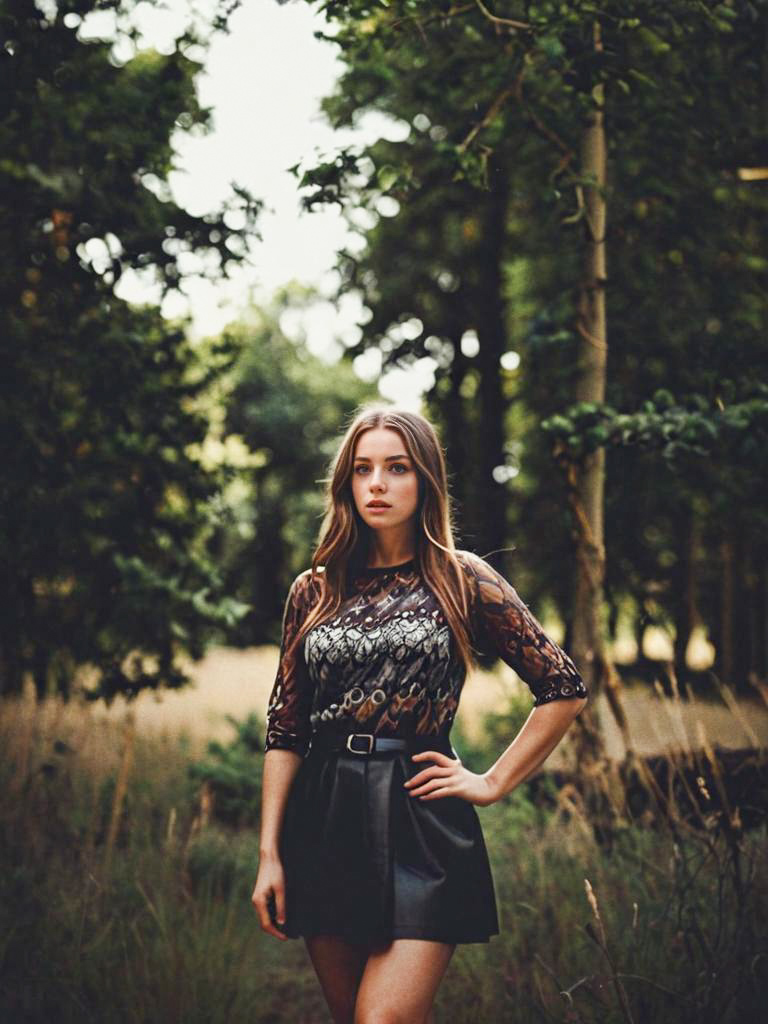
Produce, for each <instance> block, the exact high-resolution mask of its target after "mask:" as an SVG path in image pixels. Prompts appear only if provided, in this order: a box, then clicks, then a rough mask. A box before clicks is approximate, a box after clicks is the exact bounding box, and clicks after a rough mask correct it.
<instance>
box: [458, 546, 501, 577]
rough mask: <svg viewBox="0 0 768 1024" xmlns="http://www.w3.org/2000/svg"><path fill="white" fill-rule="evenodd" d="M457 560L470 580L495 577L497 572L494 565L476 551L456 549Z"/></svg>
mask: <svg viewBox="0 0 768 1024" xmlns="http://www.w3.org/2000/svg"><path fill="white" fill-rule="evenodd" d="M454 554H455V556H456V560H457V561H458V563H459V565H460V566H461V567H462V569H463V570H464V572H465V574H466V575H467V576H469V577H470V579H473V580H477V579H479V578H482V577H483V576H484V575H488V574H491V575H493V574H494V573H495V572H496V570H495V569H494V568H493V566H492V565H489V563H488V562H486V560H485V559H484V558H482V557H481V556H480V555H476V554H475V552H474V551H466V550H464V549H463V548H456V550H455V551H454Z"/></svg>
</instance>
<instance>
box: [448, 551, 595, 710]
mask: <svg viewBox="0 0 768 1024" xmlns="http://www.w3.org/2000/svg"><path fill="white" fill-rule="evenodd" d="M458 554H459V560H460V562H461V564H462V566H463V567H464V569H465V572H466V573H467V576H468V579H469V584H470V593H471V595H472V604H473V607H472V618H473V631H474V633H475V639H476V641H477V643H478V644H479V646H480V647H481V648H482V649H483V650H486V651H487V652H488V653H491V652H494V651H495V652H496V653H497V654H498V656H499V657H500V658H501V659H502V660H503V661H504V662H506V664H507V665H509V666H510V667H511V668H513V669H514V670H515V672H517V674H518V675H519V676H520V678H521V679H522V680H523V682H525V683H526V684H527V685H528V687H529V689H530V690H531V692H532V693H533V695H534V697H535V700H534V703H533V706H534V707H539V706H540V705H541V704H548V703H549V702H550V701H552V700H561V699H565V698H574V697H587V696H588V692H587V688H586V686H585V685H584V680H583V679H582V677H581V675H580V674H579V672H578V670H577V668H576V666H575V665H574V663H573V661H572V660H571V659H570V657H569V656H568V655H567V654H566V653H565V651H564V650H563V649H562V648H561V647H559V646H558V645H557V644H556V643H555V642H554V640H551V639H550V638H549V637H548V636H547V635H546V633H545V632H544V629H543V628H542V625H541V623H540V622H539V621H538V619H537V618H536V617H535V616H534V615H533V613H532V612H531V610H530V609H529V608H528V607H527V606H526V605H525V604H524V603H523V601H522V599H521V598H520V595H519V594H518V593H517V591H516V590H515V588H514V587H513V586H512V584H511V583H509V582H508V581H507V580H506V579H505V577H504V576H502V575H501V573H500V572H497V570H496V569H494V568H493V566H491V565H489V564H488V562H486V561H485V560H484V559H483V558H480V556H479V555H475V554H473V553H471V552H468V551H464V552H459V553H458ZM462 556H463V557H462Z"/></svg>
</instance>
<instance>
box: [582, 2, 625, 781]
mask: <svg viewBox="0 0 768 1024" xmlns="http://www.w3.org/2000/svg"><path fill="white" fill-rule="evenodd" d="M593 44H594V48H595V50H596V51H597V50H602V40H601V36H600V26H599V24H598V23H597V22H595V24H594V26H593ZM592 98H593V100H594V106H593V108H592V110H591V112H590V114H589V116H588V118H587V123H586V125H585V128H584V132H583V135H582V140H581V176H582V178H584V179H586V180H587V181H589V182H590V184H587V185H585V186H584V188H583V193H584V197H583V203H584V223H585V233H586V245H585V254H584V256H585V258H584V279H583V282H582V286H581V295H580V301H579V311H578V320H577V326H578V331H579V338H580V344H579V348H578V367H577V374H576V382H575V397H576V399H577V401H584V402H598V403H601V402H603V401H604V400H605V384H606V362H607V354H608V341H607V329H606V315H605V284H606V253H605V226H606V219H607V210H606V201H605V180H606V173H605V172H606V142H605V125H604V104H605V90H604V86H603V85H602V84H598V85H596V86H595V87H594V88H593V90H592ZM604 485H605V449H604V448H599V449H598V450H597V452H595V453H594V454H593V455H591V456H589V457H588V458H587V459H586V460H585V462H584V465H583V467H581V469H580V471H579V472H577V473H575V474H574V475H573V479H572V481H571V500H572V504H573V509H574V513H575V521H576V555H577V564H576V582H575V587H574V597H575V606H574V614H573V657H574V661H575V662H576V665H577V666H578V668H579V671H580V672H581V673H582V675H583V676H584V680H585V682H586V684H587V687H588V689H589V690H590V692H591V695H592V697H593V699H594V697H596V696H597V695H598V694H599V693H600V692H603V691H604V692H605V695H606V697H607V698H608V702H609V705H610V707H611V710H612V711H613V714H614V717H615V718H616V721H617V723H618V725H619V727H620V729H621V731H622V734H623V737H624V742H625V744H626V745H627V747H629V736H628V732H627V726H626V719H625V716H624V712H623V710H622V706H621V701H620V697H619V689H620V683H619V678H618V675H617V673H616V670H615V668H614V666H613V664H612V663H611V661H610V658H609V656H608V653H607V647H606V643H605V638H604V626H603V615H602V608H603V582H604V578H605V547H604V523H603V494H604ZM577 722H578V728H577V730H576V736H575V740H576V746H577V752H578V756H579V760H580V761H583V760H585V759H589V760H595V759H597V758H599V757H600V756H602V754H603V742H602V736H601V732H600V723H599V720H598V715H597V712H596V709H595V706H594V704H590V705H588V706H587V707H586V708H585V709H584V711H583V712H582V714H581V715H579V717H578V719H577Z"/></svg>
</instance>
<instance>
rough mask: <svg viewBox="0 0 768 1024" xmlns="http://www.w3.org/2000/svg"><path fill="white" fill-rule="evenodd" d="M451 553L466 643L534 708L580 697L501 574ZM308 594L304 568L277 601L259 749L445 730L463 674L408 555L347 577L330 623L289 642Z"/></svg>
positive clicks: (571, 669)
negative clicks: (465, 611)
mask: <svg viewBox="0 0 768 1024" xmlns="http://www.w3.org/2000/svg"><path fill="white" fill-rule="evenodd" d="M456 557H457V559H458V560H459V563H460V564H461V566H462V568H463V570H464V572H465V575H466V578H467V582H468V584H469V595H470V601H471V614H470V638H471V641H472V644H473V646H474V647H475V648H479V649H480V650H483V651H486V652H487V653H489V654H490V653H492V652H496V653H497V654H498V655H499V657H500V658H502V659H503V660H504V661H505V662H506V663H507V664H508V665H509V666H511V668H513V669H514V670H515V672H517V674H518V675H519V676H520V678H521V679H523V680H524V682H525V683H527V685H528V686H529V688H530V689H531V691H532V693H533V695H534V697H535V700H534V703H533V706H534V707H538V706H539V705H541V704H546V703H548V702H549V701H552V700H560V699H564V698H574V697H586V696H587V690H586V687H585V685H584V682H583V680H582V678H581V676H580V675H579V673H578V671H577V669H576V666H575V665H574V664H573V662H572V661H571V659H570V658H569V657H568V655H567V654H566V653H565V651H563V650H562V649H561V648H560V647H558V645H557V644H556V643H555V642H554V641H553V640H550V639H549V637H548V636H547V635H546V634H545V633H544V630H543V629H542V626H541V624H540V623H539V621H538V620H537V619H536V618H535V617H534V615H533V614H532V613H531V611H530V610H529V609H528V608H527V607H526V605H525V604H524V603H523V602H522V600H521V599H520V597H519V596H518V594H517V591H516V590H515V589H514V587H513V586H512V585H511V584H510V583H509V582H508V581H507V580H506V579H505V577H504V576H502V575H501V573H499V572H497V571H496V569H494V568H493V567H492V566H491V565H489V564H488V562H486V561H485V560H484V559H482V558H481V557H480V556H479V555H475V554H472V553H471V552H468V551H457V552H456ZM317 588H318V583H317V582H316V581H313V580H312V576H311V572H310V570H309V569H307V570H306V571H305V572H302V573H300V574H299V575H298V576H297V577H296V579H295V580H294V581H293V583H292V584H291V587H290V590H289V593H288V598H287V600H286V603H285V610H284V614H283V633H282V641H281V645H280V661H279V665H278V670H277V677H276V679H275V682H274V686H273V688H272V693H271V696H270V698H269V704H268V708H267V729H266V740H265V744H264V750H265V751H267V750H270V749H272V748H282V749H285V750H294V751H296V752H297V753H300V754H302V755H304V754H306V752H307V750H308V749H309V742H310V737H311V734H312V733H313V732H314V731H315V730H316V729H318V728H320V727H324V726H325V725H326V724H327V725H328V726H331V727H333V728H335V729H342V730H344V731H348V732H366V733H375V734H377V735H380V736H408V735H414V734H418V735H434V736H437V735H441V734H447V733H448V732H449V731H450V728H451V725H452V723H453V720H454V718H455V716H456V712H457V710H458V706H459V697H460V695H461V690H462V686H463V684H464V680H465V678H466V669H465V667H464V665H463V663H462V662H461V659H460V658H459V657H458V656H457V654H456V651H455V640H454V637H453V633H452V631H451V630H450V627H449V626H448V623H447V620H446V619H445V617H444V615H443V612H442V609H441V608H440V605H439V604H438V602H437V600H436V598H435V596H434V594H433V593H432V591H431V590H430V589H429V587H428V586H427V585H426V583H425V582H424V580H423V579H422V577H421V575H420V573H419V571H418V569H417V567H416V565H415V559H413V558H411V559H410V560H409V561H407V562H403V563H402V564H400V565H395V566H386V567H381V568H362V569H357V570H354V571H353V572H351V573H350V576H349V581H348V590H347V595H346V597H345V600H344V602H343V604H342V606H341V608H340V609H339V611H338V612H337V614H336V615H335V616H334V618H332V619H330V620H328V621H326V622H324V623H320V624H319V625H317V626H315V627H313V628H312V629H311V630H310V631H309V633H307V635H306V636H305V637H304V641H303V643H297V642H296V637H297V633H298V630H299V628H300V626H301V623H302V621H303V619H304V617H305V615H306V614H307V612H308V611H309V609H310V608H311V607H312V604H313V603H314V601H315V600H316V599H317V597H318V594H317Z"/></svg>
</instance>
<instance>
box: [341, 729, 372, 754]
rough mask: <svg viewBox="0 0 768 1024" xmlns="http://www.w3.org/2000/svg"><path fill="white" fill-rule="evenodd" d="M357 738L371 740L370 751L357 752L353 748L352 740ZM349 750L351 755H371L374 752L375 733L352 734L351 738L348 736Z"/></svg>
mask: <svg viewBox="0 0 768 1024" xmlns="http://www.w3.org/2000/svg"><path fill="white" fill-rule="evenodd" d="M356 736H362V737H364V738H365V739H367V740H370V743H369V744H368V749H367V750H355V749H354V747H353V746H352V740H353V739H354V738H355V737H356ZM347 750H348V751H349V752H350V753H351V754H363V755H365V754H370V753H371V752H372V751H373V733H372V732H351V733H350V734H349V736H347Z"/></svg>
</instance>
